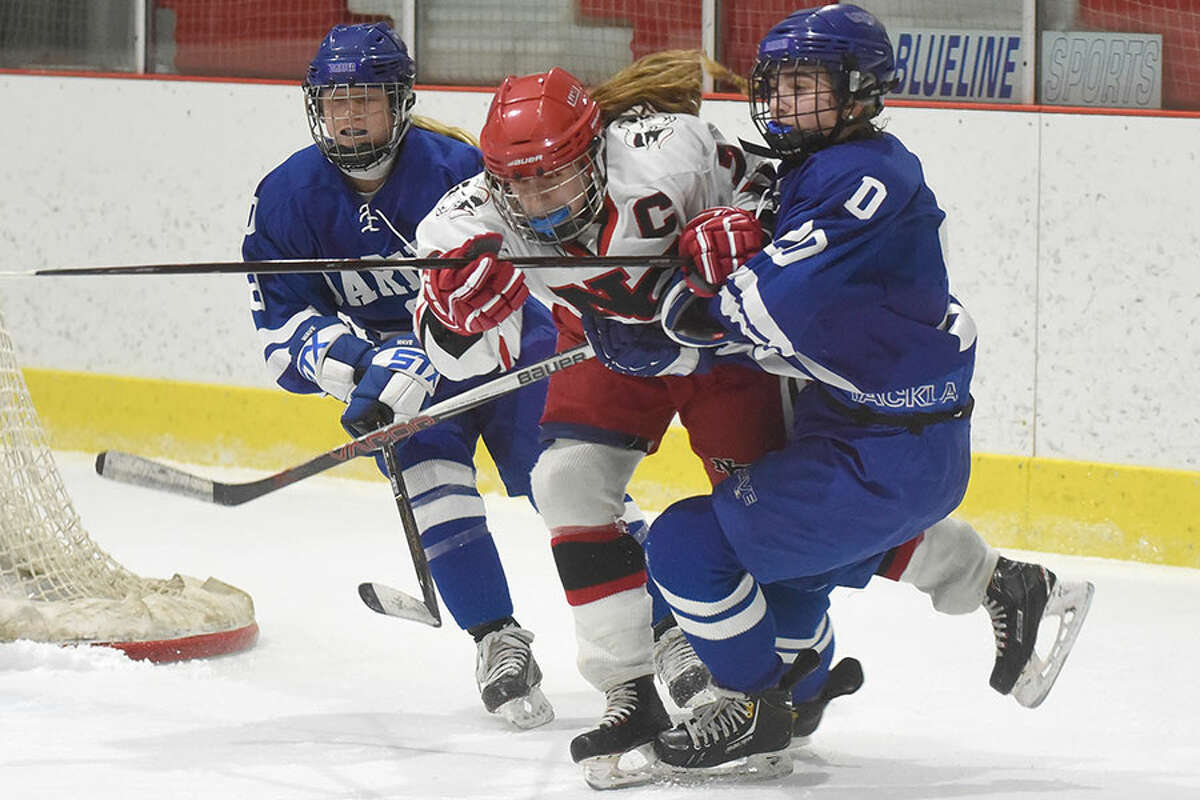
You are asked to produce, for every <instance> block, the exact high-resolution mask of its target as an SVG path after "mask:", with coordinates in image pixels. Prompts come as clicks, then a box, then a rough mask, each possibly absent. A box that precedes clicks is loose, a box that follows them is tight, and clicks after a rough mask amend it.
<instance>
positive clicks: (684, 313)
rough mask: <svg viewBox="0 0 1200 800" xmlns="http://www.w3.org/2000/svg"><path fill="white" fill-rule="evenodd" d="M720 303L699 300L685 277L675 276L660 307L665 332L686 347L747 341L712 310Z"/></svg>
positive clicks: (710, 299) (668, 336)
mask: <svg viewBox="0 0 1200 800" xmlns="http://www.w3.org/2000/svg"><path fill="white" fill-rule="evenodd" d="M718 302H719V300H717V299H714V298H713V297H698V296H697V295H696V294H695V293H694V292H692V291H691V287H690V286H688V284H687V282H686V279H685V278H683V277H676V278H675V283H673V284H671V285H670V286H669V287H668V289H667V291H666V292H665V293H664V294H663V299H662V302H661V303H660V306H659V307H660V310H661V313H662V329H663V333H664V334H666V336H667V338H668V339H670V340H671V341H672V342H675V343H676V344H681V345H684V346H685V347H721V346H722V345H726V344H730V343H731V342H746V341H747V340H746V339H744V338H743V337H741V336H740V335H738V334H735V333H734V332H732V331H730V330H729V329H728V328H726V327H725V326H724V325H723V324H722V323H721V320H720V319H719V317H718V316H717V315H716V313H715V308H713V306H714V305H715V304H716V303H718Z"/></svg>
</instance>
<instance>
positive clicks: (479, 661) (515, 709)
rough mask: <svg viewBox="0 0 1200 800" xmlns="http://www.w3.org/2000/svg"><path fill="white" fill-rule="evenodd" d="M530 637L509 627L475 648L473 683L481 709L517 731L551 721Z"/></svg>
mask: <svg viewBox="0 0 1200 800" xmlns="http://www.w3.org/2000/svg"><path fill="white" fill-rule="evenodd" d="M532 642H533V634H532V633H530V632H529V631H527V630H525V629H524V628H519V627H516V626H515V625H510V626H509V627H507V628H501V629H500V630H498V631H492V632H491V633H489V634H488V635H487V636H484V637H483V638H482V639H481V640H480V641H479V643H478V644H477V645H476V647H477V648H478V649H477V651H476V658H475V681H476V683H477V684H478V685H479V696H480V698H481V699H482V700H483V706H484V708H486V709H487V710H488V711H489V712H491V713H493V714H499V715H500V716H502V717H504V718H505V719H507V720H508V721H509V722H511V723H512V724H513V725H516V726H517V727H518V728H536V727H537V726H539V725H545V724H546V723H547V722H549V721H550V720H552V719H554V708H553V707H551V705H550V701H549V700H547V699H546V695H544V694H543V693H542V690H541V688H539V687H540V684H541V682H542V670H541V669H540V668H539V667H538V665H537V662H536V661H535V660H534V659H533V651H532V650H531V649H530V644H531V643H532Z"/></svg>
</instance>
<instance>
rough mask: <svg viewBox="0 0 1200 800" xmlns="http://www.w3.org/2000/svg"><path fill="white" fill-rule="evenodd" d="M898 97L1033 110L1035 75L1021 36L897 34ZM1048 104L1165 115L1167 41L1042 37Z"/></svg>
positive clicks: (1084, 35)
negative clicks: (1030, 78) (1028, 93)
mask: <svg viewBox="0 0 1200 800" xmlns="http://www.w3.org/2000/svg"><path fill="white" fill-rule="evenodd" d="M892 44H893V47H894V48H895V52H896V78H897V79H898V80H899V85H898V86H897V88H896V90H895V92H894V94H895V95H896V96H899V97H905V98H911V99H914V100H940V101H948V102H959V103H961V102H968V103H969V102H978V103H1032V102H1034V100H1035V98H1032V97H1025V96H1023V92H1024V89H1023V87H1024V86H1025V85H1026V80H1025V78H1026V75H1027V73H1028V70H1030V69H1032V66H1031V61H1032V56H1033V53H1032V52H1031V51H1032V48H1031V46H1030V42H1029V41H1028V40H1027V38H1026V37H1024V36H1023V35H1022V34H1021V33H1020V32H1019V31H982V30H938V29H925V30H905V29H901V30H896V31H893V32H892ZM1040 58H1041V79H1040V86H1041V94H1040V97H1039V98H1038V100H1039V101H1040V102H1042V103H1048V104H1057V105H1080V106H1084V105H1087V106H1104V107H1108V108H1161V106H1162V37H1161V36H1158V35H1156V34H1140V33H1137V34H1133V33H1100V32H1091V31H1088V32H1073V31H1066V32H1064V31H1043V32H1042V52H1041V53H1040Z"/></svg>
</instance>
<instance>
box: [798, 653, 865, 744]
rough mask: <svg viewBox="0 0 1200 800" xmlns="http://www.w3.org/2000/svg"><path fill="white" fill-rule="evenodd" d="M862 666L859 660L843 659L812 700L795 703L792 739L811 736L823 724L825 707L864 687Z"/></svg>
mask: <svg viewBox="0 0 1200 800" xmlns="http://www.w3.org/2000/svg"><path fill="white" fill-rule="evenodd" d="M862 684H863V671H862V664H860V663H859V661H858V659H857V658H843V659H842V660H841V661H839V662H838V663H837V664H835V665H834V666H833V669H831V670H829V677H828V678H827V679H826V681H825V685H824V686H822V687H821V691H820V692H819V693H818V694H817V696H816V697H814V698H813V699H812V700H806V701H805V702H803V703H795V704H794V705H793V708H792V737H793V738H802V737H807V736H811V735H812V734H813V732H814V731H815V730H816V729H817V726H818V725H820V724H821V717H822V716H823V715H824V713H825V706H827V705H829V701H830V700H833V699H834V698H835V697H842V696H844V695H848V694H854V693H855V692H857V691H858V690H859V688H861V687H862Z"/></svg>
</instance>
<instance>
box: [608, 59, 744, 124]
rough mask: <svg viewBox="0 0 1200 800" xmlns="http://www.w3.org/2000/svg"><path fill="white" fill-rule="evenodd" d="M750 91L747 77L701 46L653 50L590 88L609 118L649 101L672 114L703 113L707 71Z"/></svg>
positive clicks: (715, 76)
mask: <svg viewBox="0 0 1200 800" xmlns="http://www.w3.org/2000/svg"><path fill="white" fill-rule="evenodd" d="M705 72H708V74H709V75H712V76H713V77H714V78H716V79H717V80H722V81H727V82H729V83H732V84H734V85H735V86H737V87H738V90H739V91H741V92H745V91H746V86H747V84H746V80H745V79H744V78H742V77H741V76H740V75H737V74H736V73H734V72H733V71H731V70H729V69H728V68H726V67H724V66H722V65H721V64H718V63H717V62H716V61H713V60H712V59H711V58H709V57H708V56H706V55H705V54H704V53H702V52H701V51H699V50H661V51H659V52H657V53H649V54H648V55H645V56H642V57H641V58H639V59H638V60H637V61H635V62H633V63H632V64H630V65H629V66H628V67H625V68H624V69H623V70H621V71H620V72H618V73H616V74H615V75H613V76H612V77H610V78H609V79H608V80H606V81H604V82H603V83H601V84H600V85H599V86H596V87H595V88H593V89H590V90H589V91H588V93H589V94H591V96H592V98H593V99H594V100H595V101H596V103H597V104H598V105H599V106H600V111H601V113H602V114H603V116H604V119H605V121H606V122H607V121H609V120H611V119H613V118H615V117H619V116H621V115H622V114H624V113H625V112H627V111H629V110H630V109H631V108H633V107H634V106H639V105H646V106H651V107H653V108H654V109H655V110H656V111H665V112H667V113H672V114H692V115H696V114H699V113H700V101H701V96H702V94H703V91H704V73H705Z"/></svg>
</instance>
